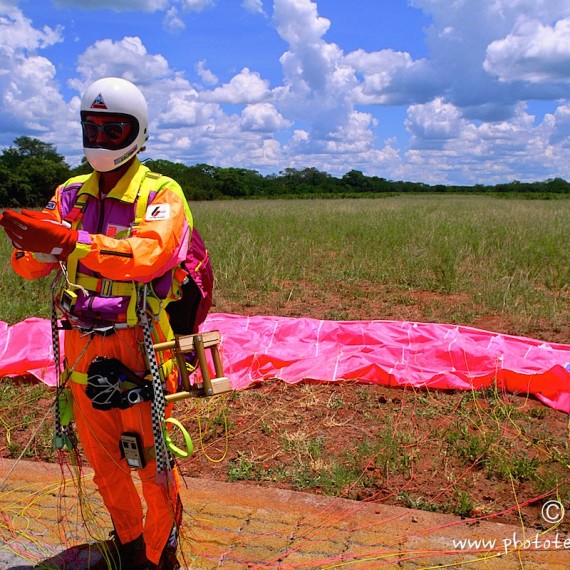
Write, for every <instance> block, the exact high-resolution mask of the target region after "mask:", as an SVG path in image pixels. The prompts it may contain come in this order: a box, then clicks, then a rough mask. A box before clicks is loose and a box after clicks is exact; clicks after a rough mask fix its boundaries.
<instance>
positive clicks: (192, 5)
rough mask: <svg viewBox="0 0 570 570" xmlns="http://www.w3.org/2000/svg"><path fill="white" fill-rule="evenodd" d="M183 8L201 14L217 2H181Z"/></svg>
mask: <svg viewBox="0 0 570 570" xmlns="http://www.w3.org/2000/svg"><path fill="white" fill-rule="evenodd" d="M180 1H181V4H182V7H183V8H184V9H185V10H188V11H190V12H201V11H202V10H204V9H206V8H210V7H212V6H214V5H215V4H216V0H180Z"/></svg>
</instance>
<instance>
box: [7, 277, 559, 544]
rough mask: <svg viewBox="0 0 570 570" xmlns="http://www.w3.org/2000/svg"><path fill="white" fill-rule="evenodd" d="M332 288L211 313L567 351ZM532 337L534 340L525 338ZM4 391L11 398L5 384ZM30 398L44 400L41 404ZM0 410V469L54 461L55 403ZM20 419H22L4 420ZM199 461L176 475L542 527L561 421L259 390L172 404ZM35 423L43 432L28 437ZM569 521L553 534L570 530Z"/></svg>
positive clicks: (439, 401) (463, 301) (502, 325)
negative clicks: (392, 327)
mask: <svg viewBox="0 0 570 570" xmlns="http://www.w3.org/2000/svg"><path fill="white" fill-rule="evenodd" d="M370 287H371V286H367V285H360V286H359V287H355V285H354V284H348V283H347V284H340V285H339V286H338V287H334V288H332V287H318V286H317V285H315V284H311V283H301V284H299V283H284V284H283V285H282V286H281V288H280V289H279V290H277V291H269V292H267V293H266V295H265V296H264V297H263V299H259V300H253V301H251V302H249V303H247V304H241V305H238V304H234V303H232V302H231V301H230V300H223V301H221V302H218V304H217V305H216V306H215V307H214V308H213V311H214V312H227V313H238V314H244V315H260V314H273V315H276V314H277V315H282V316H289V317H300V316H303V317H313V318H318V319H331V320H347V319H350V320H371V319H377V318H379V316H381V318H382V319H384V320H406V321H417V322H428V321H429V322H440V323H450V322H458V321H459V322H460V323H461V324H463V325H470V326H474V327H477V328H482V329H485V330H491V331H496V332H502V333H505V334H518V335H520V336H533V338H539V339H543V340H547V341H551V342H561V343H565V342H568V339H569V338H570V328H569V325H564V326H560V324H557V325H553V324H551V323H549V322H532V323H526V324H525V323H521V322H516V321H515V320H514V319H512V318H509V317H507V316H505V315H491V314H484V313H481V311H480V310H479V309H478V307H477V306H475V305H474V304H473V303H472V301H471V300H470V299H469V298H467V297H466V296H462V295H453V296H449V295H444V294H439V293H426V292H413V291H390V290H383V291H382V292H381V294H374V292H373V290H372V289H371V288H370ZM530 333H532V334H530ZM3 389H4V390H8V389H9V384H6V385H5V387H4V388H3ZM38 390H40V392H41V393H39V394H38V393H37V391H38ZM3 401H5V402H10V405H8V404H7V403H6V404H4V405H3V407H2V409H0V420H1V422H2V424H3V426H4V428H3V429H4V432H5V434H4V435H5V437H4V441H5V444H4V446H3V448H2V456H3V457H12V458H17V457H20V456H24V457H25V458H26V459H38V460H50V461H55V460H56V457H55V455H54V453H53V450H52V448H51V435H52V431H51V429H52V427H51V426H52V424H51V420H50V419H48V420H47V421H46V419H45V418H46V417H48V418H49V417H50V416H49V414H50V410H49V408H50V406H51V404H52V394H51V392H49V390H47V389H46V388H44V387H37V386H34V385H32V384H24V385H21V386H18V387H17V389H14V391H13V393H12V394H5V398H4V400H3ZM14 405H17V406H18V408H19V409H25V410H30V413H29V414H26V416H25V417H26V418H27V420H26V421H24V419H23V418H22V417H14V414H13V409H14ZM175 415H176V417H177V418H178V419H179V420H181V421H182V422H183V423H184V425H185V426H186V427H187V428H188V429H189V431H190V433H191V436H192V439H193V441H194V446H195V452H194V454H193V455H192V456H191V457H190V458H189V459H186V460H179V465H180V468H181V470H182V472H183V474H184V475H188V476H191V477H205V478H206V477H207V478H212V479H215V480H220V481H240V482H242V483H244V482H245V483H247V482H251V483H252V484H256V485H263V486H267V487H280V488H286V489H295V490H301V491H305V492H310V493H316V494H326V495H334V496H340V497H344V498H349V499H356V500H363V501H375V502H380V503H383V504H390V505H398V506H405V507H410V508H417V509H423V510H427V511H437V512H445V513H452V514H455V515H457V516H460V517H466V518H473V519H474V520H478V519H487V520H491V521H496V522H503V523H511V524H516V525H524V526H528V527H533V528H539V529H545V528H547V525H546V523H545V521H544V520H543V518H542V517H541V506H542V504H543V503H544V502H545V501H546V499H547V498H559V499H561V500H562V501H563V502H564V503H565V504H566V506H567V508H569V510H570V493H569V489H568V479H569V478H568V469H569V465H570V450H569V444H568V416H567V415H566V414H563V413H560V412H556V411H554V410H552V409H550V408H547V407H545V406H544V405H543V404H541V403H540V402H538V401H536V400H533V399H529V398H527V397H525V396H524V395H512V394H505V393H501V392H497V391H496V390H486V391H483V392H478V393H475V392H443V391H437V392H436V391H428V390H424V391H419V390H413V389H392V388H386V387H382V386H377V385H366V384H361V383H356V382H339V383H334V384H333V383H316V382H315V383H299V384H294V385H289V384H285V383H284V382H280V381H266V382H264V383H262V384H258V385H254V386H253V387H251V388H250V389H248V390H244V391H242V392H237V393H232V394H230V395H222V396H219V397H217V398H212V399H208V400H187V401H183V402H178V403H177V404H176V413H175ZM41 422H45V426H44V427H41V428H39V429H38V426H39V425H40V424H41ZM569 519H570V517H569V516H567V517H566V520H565V521H564V522H563V523H562V525H561V526H560V527H559V530H560V532H566V533H568V532H570V520H569Z"/></svg>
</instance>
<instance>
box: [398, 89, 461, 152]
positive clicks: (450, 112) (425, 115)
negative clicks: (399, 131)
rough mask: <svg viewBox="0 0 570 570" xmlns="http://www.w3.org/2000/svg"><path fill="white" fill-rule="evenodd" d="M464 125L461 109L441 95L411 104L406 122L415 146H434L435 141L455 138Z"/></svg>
mask: <svg viewBox="0 0 570 570" xmlns="http://www.w3.org/2000/svg"><path fill="white" fill-rule="evenodd" d="M464 125H465V121H464V120H463V118H462V117H461V112H460V111H459V109H458V108H457V107H455V106H454V105H452V104H451V103H446V102H445V101H444V100H443V99H442V98H440V97H438V98H437V99H435V100H433V101H431V102H429V103H426V104H423V105H420V104H418V105H410V107H408V117H407V119H406V122H405V126H406V128H407V129H408V130H409V131H410V133H411V134H412V137H413V140H412V146H414V147H415V146H417V145H422V144H424V143H428V144H429V146H432V144H433V142H434V141H440V142H443V141H447V140H450V139H455V138H457V137H458V136H459V135H460V133H461V131H462V128H463V127H464ZM414 141H416V142H415V143H414Z"/></svg>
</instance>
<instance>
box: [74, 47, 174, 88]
mask: <svg viewBox="0 0 570 570" xmlns="http://www.w3.org/2000/svg"><path fill="white" fill-rule="evenodd" d="M77 70H78V72H79V74H80V75H81V77H82V82H81V83H80V82H79V81H74V82H73V83H72V84H73V86H74V87H76V88H77V89H78V90H79V91H81V90H82V86H83V87H84V86H86V85H88V84H89V83H91V82H93V81H95V80H96V79H99V78H100V77H115V76H119V77H123V78H124V79H128V80H129V81H132V82H133V83H135V84H137V85H139V86H144V85H146V84H149V83H151V82H153V81H157V80H159V79H160V78H162V77H166V76H168V75H169V74H170V73H171V71H170V69H169V66H168V62H167V61H166V59H165V58H164V57H163V56H162V55H159V54H158V55H149V54H148V53H147V51H146V47H145V46H144V45H143V43H142V41H141V39H140V38H137V37H125V38H123V39H122V40H119V41H116V42H114V41H112V40H100V41H98V42H95V43H94V44H93V45H92V46H90V47H88V48H87V49H86V50H85V51H84V52H83V53H82V54H81V55H80V56H79V57H78V65H77ZM81 84H83V85H81Z"/></svg>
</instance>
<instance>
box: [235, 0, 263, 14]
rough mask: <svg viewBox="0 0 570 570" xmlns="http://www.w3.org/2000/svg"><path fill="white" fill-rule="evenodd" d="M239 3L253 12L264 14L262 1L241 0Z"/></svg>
mask: <svg viewBox="0 0 570 570" xmlns="http://www.w3.org/2000/svg"><path fill="white" fill-rule="evenodd" d="M241 5H242V6H243V7H244V8H245V9H246V10H247V11H248V12H252V13H254V14H264V11H263V3H262V1H261V0H242V3H241Z"/></svg>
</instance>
